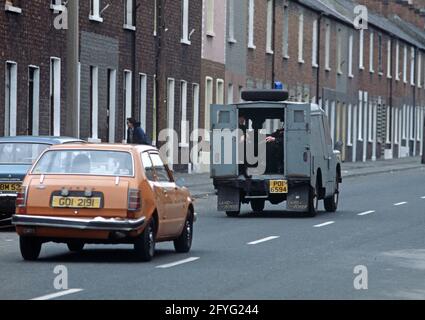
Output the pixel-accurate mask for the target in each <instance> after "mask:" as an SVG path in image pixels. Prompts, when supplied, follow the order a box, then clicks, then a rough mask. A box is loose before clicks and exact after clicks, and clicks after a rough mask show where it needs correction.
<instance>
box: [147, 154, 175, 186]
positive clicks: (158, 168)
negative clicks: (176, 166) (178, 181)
mask: <svg viewBox="0 0 425 320" xmlns="http://www.w3.org/2000/svg"><path fill="white" fill-rule="evenodd" d="M150 156H151V159H152V164H153V167H154V168H155V173H156V177H157V179H158V181H161V182H171V180H170V177H169V175H168V170H167V168H166V167H165V165H164V162H162V160H161V157H160V156H159V154H158V153H151V154H150Z"/></svg>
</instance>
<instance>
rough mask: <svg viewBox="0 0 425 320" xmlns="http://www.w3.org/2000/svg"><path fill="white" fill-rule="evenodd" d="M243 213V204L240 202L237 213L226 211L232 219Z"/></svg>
mask: <svg viewBox="0 0 425 320" xmlns="http://www.w3.org/2000/svg"><path fill="white" fill-rule="evenodd" d="M240 213H241V203H240V202H239V207H238V210H236V211H226V215H227V216H228V217H230V218H235V217H237V216H238V215H239V214H240Z"/></svg>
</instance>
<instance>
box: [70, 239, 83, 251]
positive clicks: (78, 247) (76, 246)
mask: <svg viewBox="0 0 425 320" xmlns="http://www.w3.org/2000/svg"><path fill="white" fill-rule="evenodd" d="M84 245H85V243H84V242H82V241H72V242H68V243H67V246H68V249H69V251H71V252H81V251H83V249H84Z"/></svg>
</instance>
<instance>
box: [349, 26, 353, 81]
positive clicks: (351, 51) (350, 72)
mask: <svg viewBox="0 0 425 320" xmlns="http://www.w3.org/2000/svg"><path fill="white" fill-rule="evenodd" d="M353 41H354V37H353V35H352V34H350V36H349V37H348V76H349V77H350V78H353V77H354V75H353Z"/></svg>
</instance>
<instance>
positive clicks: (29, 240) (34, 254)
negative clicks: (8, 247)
mask: <svg viewBox="0 0 425 320" xmlns="http://www.w3.org/2000/svg"><path fill="white" fill-rule="evenodd" d="M41 245H42V243H41V241H40V240H39V239H37V238H35V237H22V236H21V237H19V247H20V249H21V255H22V258H24V260H28V261H34V260H37V259H38V256H39V255H40V251H41Z"/></svg>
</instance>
